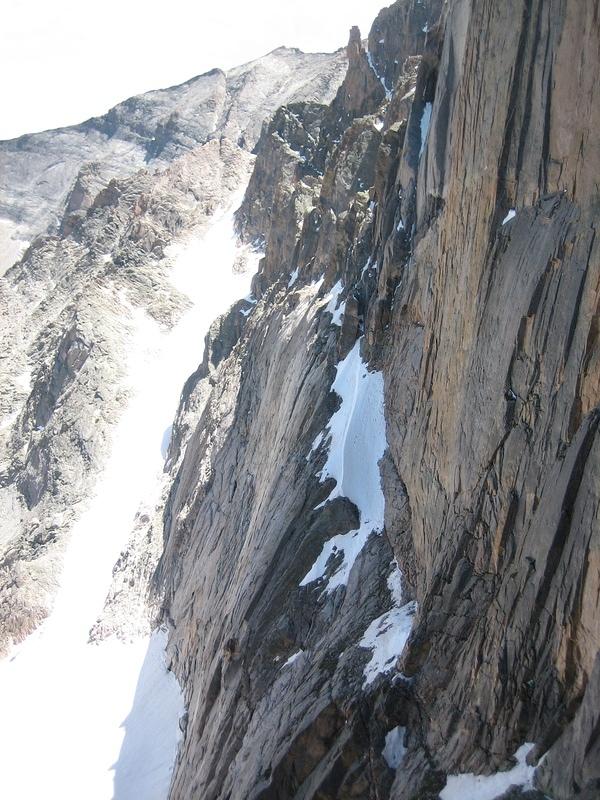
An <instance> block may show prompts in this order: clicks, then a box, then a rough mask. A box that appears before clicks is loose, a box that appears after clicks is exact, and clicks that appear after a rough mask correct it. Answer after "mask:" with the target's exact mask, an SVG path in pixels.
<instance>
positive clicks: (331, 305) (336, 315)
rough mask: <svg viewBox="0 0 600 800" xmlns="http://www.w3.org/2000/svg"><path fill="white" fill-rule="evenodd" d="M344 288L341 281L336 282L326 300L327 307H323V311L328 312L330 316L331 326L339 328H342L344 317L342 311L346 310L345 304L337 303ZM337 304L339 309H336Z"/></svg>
mask: <svg viewBox="0 0 600 800" xmlns="http://www.w3.org/2000/svg"><path fill="white" fill-rule="evenodd" d="M343 288H344V285H343V284H342V282H341V281H338V282H337V283H336V284H335V286H334V287H333V288H332V289H331V291H330V293H329V295H328V297H327V300H328V303H327V306H326V307H325V311H328V312H329V313H330V314H331V324H332V325H337V326H338V327H339V328H341V326H342V317H343V316H344V311H345V310H346V302H345V301H344V302H343V303H340V302H339V298H340V294H341V292H342V290H343ZM338 303H339V307H338Z"/></svg>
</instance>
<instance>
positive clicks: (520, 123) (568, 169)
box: [155, 0, 600, 800]
mask: <svg viewBox="0 0 600 800" xmlns="http://www.w3.org/2000/svg"><path fill="white" fill-rule="evenodd" d="M596 12H597V9H595V4H594V3H593V2H584V3H579V2H566V3H561V4H560V5H559V4H556V5H555V4H553V3H541V2H539V3H531V4H529V6H528V8H527V10H526V11H524V9H523V7H522V4H521V3H519V2H517V0H514V2H513V1H512V0H509V2H506V3H504V4H502V5H498V4H497V3H495V2H492V0H489V2H487V1H485V2H477V3H476V2H472V0H456V2H453V3H449V4H445V5H444V7H443V8H442V7H441V3H435V2H431V3H417V2H415V3H412V2H397V3H395V4H394V5H393V6H391V7H390V9H386V10H384V11H383V12H382V13H381V14H380V16H379V17H378V19H377V20H376V22H375V24H374V26H373V30H372V31H371V34H370V36H369V53H368V54H367V53H366V52H365V51H364V49H363V46H362V44H361V42H360V36H359V35H358V34H357V33H356V32H354V31H353V32H352V34H351V39H350V45H349V64H350V66H349V73H348V76H347V79H346V81H345V82H344V83H343V84H342V87H341V88H340V91H339V92H338V95H337V96H336V98H335V100H334V101H333V103H332V105H331V106H330V107H329V109H322V108H320V107H315V106H296V107H294V108H291V107H287V108H283V109H281V110H280V111H279V112H278V114H277V115H276V116H275V117H274V119H273V120H272V122H271V123H270V125H269V126H268V127H267V128H265V130H264V131H263V134H262V136H261V139H260V142H259V145H258V157H257V162H256V165H255V171H254V174H253V177H252V179H251V182H250V188H249V191H248V194H247V197H246V202H245V204H244V206H243V208H242V210H241V213H240V217H239V219H238V224H239V227H240V230H241V231H242V232H243V233H244V235H246V236H247V237H248V238H250V239H257V238H258V239H259V240H260V241H261V243H262V244H263V245H264V247H265V258H264V260H263V262H262V265H261V271H260V273H259V275H258V276H257V279H256V280H255V295H256V298H257V299H258V302H257V304H256V305H255V306H253V308H252V310H251V311H250V314H249V315H248V317H247V320H246V321H245V322H244V324H243V326H242V327H241V329H236V331H235V337H234V338H235V339H236V343H235V344H234V345H233V347H231V342H230V343H229V345H228V346H227V348H226V352H227V355H226V357H225V358H224V359H223V360H220V361H219V362H218V364H216V365H215V366H214V368H213V369H211V370H209V371H206V370H204V372H201V373H199V374H198V375H197V376H196V377H197V380H196V381H195V383H194V385H193V387H190V390H191V394H189V395H188V397H192V398H193V397H196V398H197V399H198V402H197V404H196V408H197V409H198V404H199V405H200V406H201V410H200V411H199V414H198V417H199V421H198V423H197V424H195V420H194V423H193V424H184V423H185V421H186V419H187V420H188V423H189V421H190V419H191V418H190V417H189V416H186V415H187V414H188V409H187V407H186V403H188V400H186V403H184V404H183V405H182V408H181V411H180V419H181V421H182V425H181V430H182V432H183V433H182V440H181V442H180V443H179V445H178V450H177V453H178V454H179V455H180V456H182V458H181V462H180V464H179V465H178V466H177V467H176V469H175V476H176V477H175V480H174V483H173V487H172V490H171V493H170V497H169V499H168V501H167V505H166V511H165V549H164V552H163V555H162V557H161V560H160V564H159V569H158V571H157V574H156V577H155V589H156V592H157V593H158V596H162V598H163V600H162V602H163V617H164V619H166V620H168V621H169V623H170V624H171V645H170V648H171V650H170V651H171V655H172V666H173V669H174V670H175V671H176V673H177V674H178V676H179V677H180V680H181V681H182V683H183V685H184V686H185V687H186V697H187V702H188V722H187V727H186V734H185V738H184V741H183V744H182V747H181V751H180V754H179V759H178V763H177V766H176V771H175V776H174V781H173V786H172V790H171V797H172V798H173V799H174V800H175V798H177V800H178V799H179V798H192V797H197V796H202V797H206V798H215V799H216V798H230V800H233V799H234V798H240V800H241V798H284V797H285V798H290V797H295V798H346V797H373V798H376V797H377V798H383V797H390V798H398V800H410V799H411V798H414V800H416V799H417V798H420V799H421V800H423V798H436V797H437V796H438V795H439V792H440V791H442V790H443V787H444V785H445V783H446V777H447V775H449V774H455V773H459V772H474V773H484V774H489V773H490V772H495V771H497V770H504V769H507V768H509V767H510V766H511V765H512V763H513V762H512V756H513V754H514V753H515V752H516V751H517V749H518V748H519V747H520V746H521V745H522V744H523V743H524V742H534V743H535V748H534V750H533V751H532V752H531V754H530V760H531V761H532V763H534V764H535V763H537V762H538V759H539V758H540V757H541V756H542V755H544V754H545V759H544V761H543V764H542V766H541V767H540V768H539V769H538V770H537V773H536V776H535V781H536V785H537V788H536V789H531V791H530V792H529V796H532V797H540V796H541V792H545V793H548V795H549V796H552V797H555V798H560V800H566V799H567V798H571V797H573V796H575V795H577V796H582V797H587V796H590V797H592V796H595V794H594V792H596V791H597V786H598V779H599V777H600V776H599V774H598V769H599V763H600V762H599V759H598V726H597V706H598V704H597V692H598V667H597V654H598V649H599V646H600V631H599V629H598V619H600V616H599V614H598V611H599V609H598V596H599V595H598V585H599V582H600V563H599V562H598V558H597V553H598V547H599V543H598V536H599V526H598V508H599V488H598V487H599V486H600V482H599V480H598V477H599V476H598V420H599V419H600V417H599V411H598V402H599V396H598V369H597V361H598V346H597V316H598V302H599V300H598V285H599V281H598V274H597V272H598V264H599V263H600V262H599V259H598V252H597V237H596V235H595V227H596V225H597V214H598V189H597V186H595V184H594V178H593V177H592V176H593V175H594V174H595V171H596V167H597V163H596V162H597V153H598V152H599V150H598V141H597V138H598V129H599V128H598V119H597V117H598V113H599V109H600V105H599V104H598V98H597V96H596V95H597V91H598V89H597V82H596V81H595V80H594V79H593V76H594V75H595V74H596V72H597V68H598V52H599V50H598V41H599V36H600V26H599V22H598V16H597V13H596ZM575 42H577V45H576V48H577V54H578V55H577V58H578V59H580V60H579V61H578V63H580V64H582V65H585V67H582V69H581V70H580V71H579V72H577V71H574V70H573V69H572V68H571V67H569V66H568V63H569V60H571V61H572V60H573V58H574V57H575V56H574V50H573V48H574V47H575V44H574V43H575ZM367 70H370V73H368V72H367ZM575 76H577V77H575ZM576 84H577V86H576ZM574 98H578V100H577V101H575V100H574ZM344 104H346V105H344ZM586 165H587V166H586ZM303 209H305V210H304V211H303ZM333 293H335V298H336V299H334V300H332V294H333ZM340 307H341V308H342V311H341V312H340V313H339V315H338V314H337V312H338V309H339V308H340ZM224 325H225V328H226V329H227V331H228V332H229V333H228V335H230V334H231V331H232V327H231V322H227V323H224ZM358 337H362V340H361V350H362V354H363V357H364V358H366V359H369V361H370V364H371V368H372V369H379V370H381V371H382V373H383V376H384V379H385V413H386V421H387V437H388V445H389V450H388V452H387V454H386V455H385V457H384V459H383V460H382V462H381V472H382V485H383V489H384V493H385V499H386V511H385V530H384V531H383V533H380V534H377V533H373V534H372V535H371V536H370V537H369V538H368V540H367V543H366V545H365V546H364V547H363V549H362V550H361V552H360V554H359V555H358V557H357V558H356V561H355V562H354V566H353V568H352V570H351V572H350V575H349V577H348V580H347V583H346V584H345V585H339V586H338V587H337V588H336V589H335V591H327V589H326V588H324V583H323V581H326V580H327V578H328V577H329V578H331V577H332V576H333V575H335V572H336V569H338V568H339V567H340V558H341V556H340V554H339V553H337V554H336V552H335V551H334V552H333V554H332V557H331V559H330V561H329V562H328V566H327V572H326V576H325V578H324V579H323V581H321V582H318V581H317V582H316V583H315V582H312V583H311V582H308V583H305V582H304V581H303V577H304V576H306V574H307V572H308V571H309V570H310V569H311V565H313V564H314V563H315V560H316V559H317V557H318V555H319V552H320V548H321V547H322V546H323V543H324V542H327V541H329V540H331V539H332V538H333V537H334V536H338V535H340V534H343V533H345V532H348V531H351V530H353V529H354V528H355V527H356V525H357V521H358V520H357V518H356V516H353V515H356V513H357V509H356V508H355V507H353V506H352V504H351V503H348V501H347V500H345V501H344V500H342V499H341V498H337V499H336V500H330V501H329V502H325V503H324V504H323V501H324V500H326V498H327V497H328V496H329V494H330V491H331V486H330V484H329V483H327V482H325V483H323V482H321V481H320V480H319V474H320V471H321V470H322V468H323V463H324V459H325V457H326V453H327V444H326V442H325V444H324V445H323V440H322V438H319V434H320V433H321V432H322V431H323V430H324V428H325V426H326V425H327V422H328V420H329V419H331V416H332V414H333V413H334V412H335V410H336V408H337V405H338V404H339V402H340V401H339V397H337V395H336V394H335V393H332V392H331V391H330V388H331V386H332V382H333V379H334V377H335V370H334V367H335V366H336V365H337V364H339V362H340V359H342V358H344V357H345V356H346V355H347V354H348V353H349V352H350V350H351V349H352V347H353V346H354V345H355V343H356V340H357V338H358ZM200 398H201V401H200ZM192 405H193V403H192ZM194 426H195V429H194ZM187 437H189V440H188V441H187V445H186V443H185V440H186V438H187ZM315 442H316V444H315ZM392 559H396V560H397V561H398V563H399V564H400V567H401V569H402V572H403V576H404V583H403V602H407V603H409V604H410V601H411V600H412V599H413V598H416V600H417V611H416V615H415V616H414V619H413V620H412V632H411V635H410V638H409V640H408V642H407V644H406V646H405V647H404V650H403V652H402V654H401V658H400V660H399V661H398V662H397V663H396V659H395V658H394V657H392V659H391V660H390V661H389V662H388V663H387V664H386V665H385V666H384V668H383V669H382V670H381V674H380V675H379V676H378V677H377V678H376V679H375V680H373V681H367V680H366V679H365V675H368V674H369V673H368V663H369V658H370V654H369V648H368V647H366V646H365V637H366V636H367V632H368V631H369V630H371V629H372V626H373V625H374V624H377V620H379V619H380V618H382V617H383V618H386V619H391V618H392V617H389V616H388V617H385V615H386V614H388V615H389V614H392V613H393V611H394V608H396V606H395V603H397V599H396V597H395V596H394V593H393V592H391V591H390V575H391V574H393V570H394V565H393V561H392ZM404 607H408V606H404ZM396 655H400V653H399V652H398V653H396ZM282 664H284V666H283V667H282V666H281V665H282ZM366 667H367V671H366V672H365V668H366ZM398 731H401V733H398ZM388 737H391V738H390V739H388ZM398 737H399V738H398ZM396 739H398V741H401V743H402V748H401V750H402V755H401V767H398V763H399V762H397V761H395V760H394V759H393V758H391V756H390V750H389V748H390V747H391V745H390V744H389V742H392V741H396ZM397 767H398V768H397ZM515 792H516V793H517V795H518V796H528V795H527V793H525V794H519V792H518V791H517V790H515V791H513V795H512V796H514V795H515Z"/></svg>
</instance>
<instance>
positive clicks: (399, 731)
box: [381, 725, 406, 769]
mask: <svg viewBox="0 0 600 800" xmlns="http://www.w3.org/2000/svg"><path fill="white" fill-rule="evenodd" d="M405 733H406V728H401V727H400V725H398V726H397V727H396V728H392V730H391V731H389V732H388V733H386V735H385V746H384V748H383V750H382V751H381V755H382V756H383V758H384V760H385V763H386V764H387V765H388V767H389V768H390V769H398V767H399V766H400V764H401V763H402V759H403V758H404V755H405V753H406V748H405V747H404V734H405Z"/></svg>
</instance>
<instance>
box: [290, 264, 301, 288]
mask: <svg viewBox="0 0 600 800" xmlns="http://www.w3.org/2000/svg"><path fill="white" fill-rule="evenodd" d="M299 273H300V269H299V267H296V269H295V270H294V271H293V272H292V274H291V275H290V280H289V282H288V285H287V288H288V289H291V288H292V286H293V285H294V284H295V283H296V281H297V280H298V275H299Z"/></svg>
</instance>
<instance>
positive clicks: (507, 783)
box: [440, 742, 535, 800]
mask: <svg viewBox="0 0 600 800" xmlns="http://www.w3.org/2000/svg"><path fill="white" fill-rule="evenodd" d="M532 748H533V744H531V743H530V742H527V743H525V744H523V745H521V747H519V749H518V750H517V752H516V753H515V758H516V760H517V764H516V766H514V767H513V768H512V769H509V770H508V771H507V772H495V773H494V774H493V775H473V774H472V773H468V772H466V773H463V774H462V775H449V776H448V779H447V781H446V786H445V788H444V789H442V791H441V792H440V798H441V800H494V799H495V798H496V797H499V796H500V795H501V794H504V792H506V790H507V789H509V788H510V787H511V786H522V787H523V788H524V789H533V775H534V773H535V767H530V766H529V765H528V764H527V761H526V759H527V755H528V753H529V752H530V751H531V749H532Z"/></svg>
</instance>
